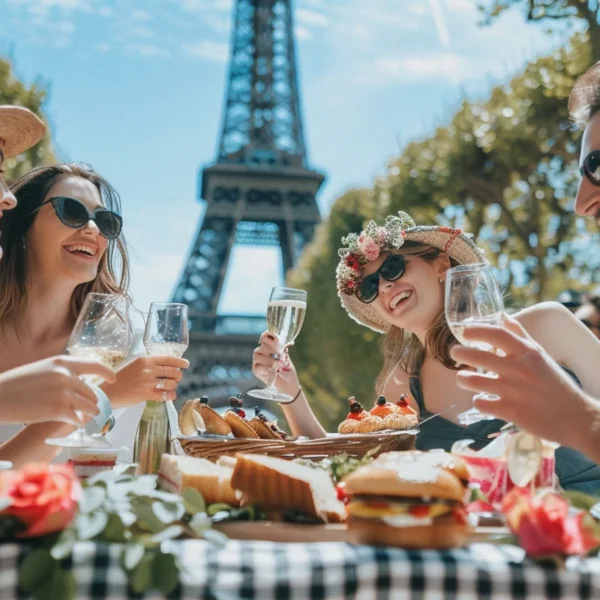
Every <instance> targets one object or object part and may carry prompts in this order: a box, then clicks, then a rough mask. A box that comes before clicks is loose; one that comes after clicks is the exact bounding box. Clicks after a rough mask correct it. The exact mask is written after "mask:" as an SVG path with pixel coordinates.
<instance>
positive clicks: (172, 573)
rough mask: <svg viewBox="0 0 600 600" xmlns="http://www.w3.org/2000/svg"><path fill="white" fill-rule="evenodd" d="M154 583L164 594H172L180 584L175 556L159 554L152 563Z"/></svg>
mask: <svg viewBox="0 0 600 600" xmlns="http://www.w3.org/2000/svg"><path fill="white" fill-rule="evenodd" d="M152 571H153V576H152V582H153V583H154V587H155V588H157V589H158V590H160V591H161V592H162V593H163V594H170V593H171V592H172V591H173V590H174V589H175V588H176V587H177V584H178V583H179V568H178V567H177V562H176V558H175V556H173V555H172V554H162V553H158V554H157V555H156V556H155V558H154V562H153V563H152Z"/></svg>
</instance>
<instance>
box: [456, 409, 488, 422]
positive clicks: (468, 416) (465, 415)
mask: <svg viewBox="0 0 600 600" xmlns="http://www.w3.org/2000/svg"><path fill="white" fill-rule="evenodd" d="M495 418H496V417H494V416H492V415H486V414H485V413H482V412H481V411H480V410H478V409H476V408H471V409H469V410H467V411H465V412H462V413H460V414H459V415H458V422H459V423H460V424H461V425H472V424H473V423H479V421H493V420H494V419H495Z"/></svg>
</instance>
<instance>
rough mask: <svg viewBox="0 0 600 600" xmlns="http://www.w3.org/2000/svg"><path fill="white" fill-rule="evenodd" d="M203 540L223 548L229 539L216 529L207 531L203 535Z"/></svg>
mask: <svg viewBox="0 0 600 600" xmlns="http://www.w3.org/2000/svg"><path fill="white" fill-rule="evenodd" d="M203 537H204V539H205V540H206V541H207V542H211V543H212V544H216V545H217V546H225V545H226V544H227V542H228V541H229V538H228V537H227V536H226V535H225V534H224V533H223V532H221V531H217V530H216V529H207V530H206V531H205V532H204V534H203Z"/></svg>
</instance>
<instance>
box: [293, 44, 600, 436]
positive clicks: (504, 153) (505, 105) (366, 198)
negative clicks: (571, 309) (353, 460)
mask: <svg viewBox="0 0 600 600" xmlns="http://www.w3.org/2000/svg"><path fill="white" fill-rule="evenodd" d="M590 62H591V54H590V47H589V45H588V44H587V42H586V40H585V37H583V36H581V35H576V36H574V37H573V39H572V41H571V43H570V44H569V45H568V46H567V47H566V48H563V49H559V50H557V51H556V52H554V53H553V54H552V55H551V56H546V57H543V58H540V59H538V60H536V61H535V62H533V63H531V64H530V65H529V66H527V67H526V69H525V70H524V71H523V72H522V73H520V74H518V75H516V76H515V77H513V78H512V79H511V80H510V81H509V82H508V83H507V84H505V85H497V86H495V87H494V88H493V89H492V90H491V93H490V94H489V96H488V97H487V98H484V99H482V100H471V101H464V102H463V103H462V104H461V106H460V107H459V109H458V110H457V111H456V113H455V115H454V116H453V117H452V118H451V120H450V121H449V122H448V123H447V124H446V125H444V126H440V127H438V128H437V129H436V130H435V132H434V133H433V134H432V135H431V136H429V137H428V138H426V139H423V140H419V141H415V142H413V143H410V144H409V145H408V146H407V147H406V148H405V149H404V151H403V152H402V154H401V155H400V156H398V157H396V158H394V159H392V160H391V161H390V162H389V164H388V165H387V170H386V172H385V174H384V175H383V176H381V177H380V178H378V179H377V180H376V181H375V183H374V185H373V187H372V189H370V190H366V189H360V190H351V191H349V192H347V193H345V194H344V195H343V196H341V197H340V198H338V199H337V201H336V202H335V203H334V204H333V207H332V209H331V214H330V216H329V218H328V219H327V220H326V221H325V222H323V223H322V224H321V225H320V227H319V229H318V231H317V234H316V236H315V239H314V241H313V242H312V243H311V244H310V245H309V247H308V248H307V249H306V252H305V253H304V255H303V256H302V258H301V260H300V262H299V264H298V266H297V268H296V269H295V270H294V271H293V272H291V273H290V276H289V278H288V283H289V284H290V285H293V286H294V287H300V288H304V289H306V290H307V291H308V297H309V310H308V311H307V314H306V320H305V323H304V326H303V329H302V334H301V335H300V336H298V339H297V340H296V343H295V345H294V347H293V348H292V349H291V353H290V355H291V358H292V360H293V361H294V364H295V365H296V367H297V369H298V372H299V375H300V380H301V383H302V385H303V387H304V389H305V391H306V393H307V396H308V398H309V400H310V402H311V406H312V407H313V408H314V410H315V412H316V413H317V416H318V417H319V418H320V419H321V422H322V423H323V425H324V426H325V427H326V428H327V430H328V431H335V430H336V428H337V425H338V424H339V422H340V421H341V420H342V419H343V418H344V417H345V415H346V413H347V412H348V403H347V398H348V396H349V395H354V396H356V397H357V399H358V401H359V402H361V403H362V404H363V406H365V408H367V409H368V408H370V407H371V406H372V405H373V402H374V401H375V399H376V397H377V396H376V391H375V389H374V383H375V379H376V376H377V374H378V372H379V370H380V369H381V366H382V362H383V361H382V356H381V350H380V345H379V344H380V340H381V336H379V335H378V334H375V333H373V332H371V331H370V330H368V329H366V328H365V327H361V326H359V325H357V324H356V323H355V322H354V321H352V320H351V319H350V318H349V317H348V315H347V314H346V312H345V311H344V310H343V309H342V308H341V306H340V302H339V299H338V297H337V294H336V290H335V267H336V265H337V263H338V260H339V259H338V255H337V249H338V248H339V247H340V246H341V238H342V236H343V235H345V234H346V233H347V232H349V231H360V230H361V229H362V228H363V227H364V225H365V224H366V222H367V221H368V220H369V219H375V220H378V221H380V222H381V221H382V220H383V217H384V216H385V215H387V214H391V213H395V212H397V211H398V210H404V211H406V212H408V213H410V214H411V215H412V216H413V217H414V218H415V220H416V222H417V223H420V224H439V225H449V226H455V227H461V228H463V229H464V230H465V231H469V232H472V233H473V234H475V236H476V239H477V242H478V244H479V245H480V246H482V247H484V248H485V249H486V252H487V256H488V258H489V259H490V260H491V262H492V263H494V264H495V265H497V266H498V267H501V269H502V270H501V272H499V279H500V283H501V284H502V286H503V287H504V289H505V290H506V294H507V295H506V304H507V306H508V307H509V308H519V307H523V306H528V305H531V304H534V303H536V302H538V301H541V300H548V299H554V298H556V296H557V295H558V293H559V292H560V291H562V290H563V289H565V288H568V287H573V288H576V289H582V288H585V287H586V286H589V285H591V284H592V283H593V282H594V281H597V279H598V277H599V276H600V244H599V241H598V238H597V235H596V233H595V231H592V229H591V226H590V225H588V224H585V223H580V222H578V221H577V220H576V219H575V217H574V215H573V212H572V202H573V198H574V197H575V192H576V189H577V184H578V178H579V176H578V172H577V171H578V169H577V152H578V146H579V140H580V136H581V133H580V132H578V131H575V130H574V128H573V127H572V125H571V123H570V121H569V117H568V114H567V98H568V95H569V93H570V91H571V88H572V86H573V84H574V82H575V80H576V78H577V77H578V76H579V75H580V74H581V73H582V72H583V71H585V69H586V68H587V67H588V66H589V65H590ZM592 225H593V224H592ZM588 227H590V229H588ZM311 307H312V308H311ZM406 391H408V390H406ZM389 400H391V401H395V400H397V398H389Z"/></svg>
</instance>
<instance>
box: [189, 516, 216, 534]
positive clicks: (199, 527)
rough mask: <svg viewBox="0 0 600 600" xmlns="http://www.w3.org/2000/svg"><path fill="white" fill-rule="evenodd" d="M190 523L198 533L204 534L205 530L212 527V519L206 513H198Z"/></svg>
mask: <svg viewBox="0 0 600 600" xmlns="http://www.w3.org/2000/svg"><path fill="white" fill-rule="evenodd" d="M188 525H189V526H190V527H191V529H192V530H193V531H194V532H195V533H196V534H197V535H199V536H203V535H204V532H205V531H206V530H207V529H210V528H211V527H212V521H211V520H210V517H209V516H208V515H207V514H206V513H196V514H195V515H194V516H193V517H192V518H191V520H190V522H189V523H188Z"/></svg>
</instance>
